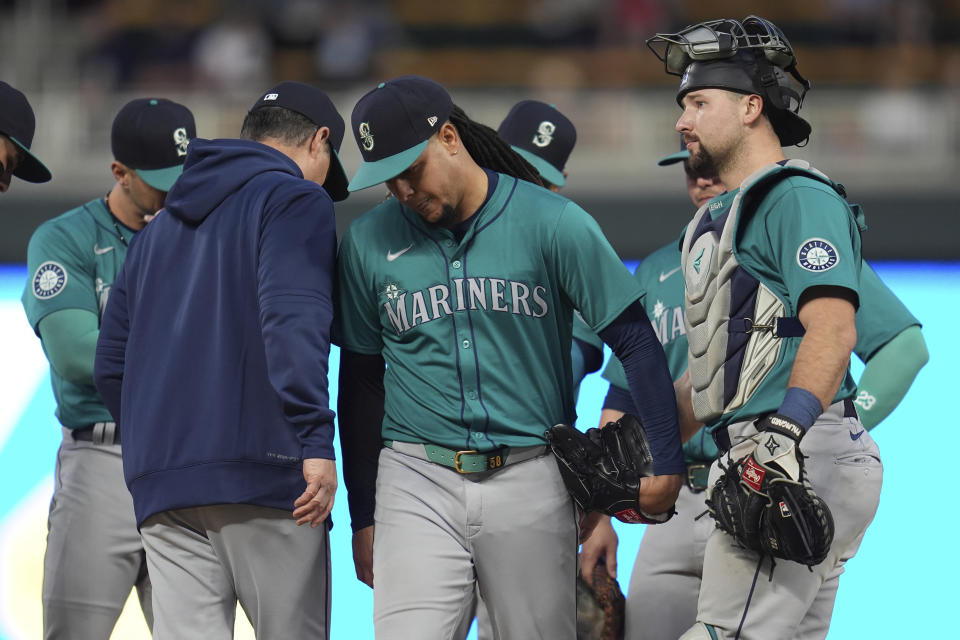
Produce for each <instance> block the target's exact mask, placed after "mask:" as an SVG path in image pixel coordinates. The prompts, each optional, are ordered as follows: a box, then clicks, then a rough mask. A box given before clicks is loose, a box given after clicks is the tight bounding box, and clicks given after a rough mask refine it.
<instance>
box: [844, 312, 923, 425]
mask: <svg viewBox="0 0 960 640" xmlns="http://www.w3.org/2000/svg"><path fill="white" fill-rule="evenodd" d="M928 359H929V354H928V352H927V343H926V342H925V341H924V339H923V334H922V333H921V331H920V327H918V326H916V325H914V326H912V327H907V328H906V329H904V330H903V331H901V332H900V333H898V334H897V335H896V336H894V337H893V338H892V339H891V340H890V341H889V342H887V343H886V344H885V345H883V347H881V348H880V349H879V350H878V351H877V352H876V353H875V354H874V355H873V357H872V358H870V360H869V361H867V366H866V368H865V369H864V370H863V375H862V376H861V377H860V382H859V383H858V385H857V387H858V392H857V412H858V413H859V414H860V421H861V422H862V423H863V426H864V427H865V428H866V429H868V430H869V429H872V428H873V427H875V426H877V425H878V424H879V423H880V422H881V421H883V419H884V418H886V417H887V416H888V415H890V412H892V411H893V410H894V409H895V408H896V406H897V405H898V404H900V401H901V400H902V399H903V397H904V396H905V395H906V393H907V390H908V389H910V385H912V384H913V380H914V379H915V378H916V377H917V373H919V372H920V369H922V368H923V365H925V364H926V363H927V360H928Z"/></svg>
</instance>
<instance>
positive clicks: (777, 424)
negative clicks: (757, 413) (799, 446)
mask: <svg viewBox="0 0 960 640" xmlns="http://www.w3.org/2000/svg"><path fill="white" fill-rule="evenodd" d="M756 425H757V431H767V432H770V433H779V434H782V435H785V436H787V437H788V438H792V439H793V440H794V441H796V442H800V440H801V438H803V435H804V434H805V433H806V429H804V428H803V426H802V425H800V424H799V423H798V422H796V421H795V420H793V419H792V418H790V417H789V416H785V415H782V414H779V413H769V414H767V415H765V416H763V417H762V418H760V419H759V420H757V423H756Z"/></svg>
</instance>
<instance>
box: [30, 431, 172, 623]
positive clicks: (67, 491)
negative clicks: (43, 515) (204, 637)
mask: <svg viewBox="0 0 960 640" xmlns="http://www.w3.org/2000/svg"><path fill="white" fill-rule="evenodd" d="M47 527H48V533H47V549H46V552H45V554H44V557H43V634H44V638H46V639H48V640H53V639H58V638H82V639H84V640H97V639H100V638H102V639H104V640H106V639H107V638H109V637H110V634H111V632H112V631H113V627H114V625H115V624H116V622H117V618H119V617H120V613H121V612H122V611H123V606H124V604H125V603H126V601H127V597H128V596H129V595H130V589H132V588H133V587H136V588H137V595H138V596H139V598H140V606H141V608H142V609H143V614H144V617H145V618H146V619H147V625H148V626H150V625H151V624H152V623H153V614H152V611H151V593H150V579H149V577H148V576H147V564H146V560H145V558H144V551H143V545H142V543H141V541H140V534H139V533H138V532H137V523H136V519H135V517H134V514H133V499H132V498H131V497H130V492H129V491H127V486H126V484H125V483H124V480H123V462H122V460H121V458H120V445H119V444H113V443H112V438H111V440H110V443H105V442H103V441H98V442H84V441H75V440H74V438H73V435H72V432H71V430H70V429H66V428H64V429H63V442H62V443H61V445H60V450H59V451H58V452H57V464H56V475H55V478H54V493H53V499H52V500H51V501H50V514H49V517H48V520H47Z"/></svg>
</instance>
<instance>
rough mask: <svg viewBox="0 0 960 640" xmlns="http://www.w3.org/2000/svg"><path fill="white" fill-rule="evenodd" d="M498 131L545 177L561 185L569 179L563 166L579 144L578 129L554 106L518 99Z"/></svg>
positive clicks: (551, 182) (548, 180)
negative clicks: (519, 100) (565, 176)
mask: <svg viewBox="0 0 960 640" xmlns="http://www.w3.org/2000/svg"><path fill="white" fill-rule="evenodd" d="M497 133H498V134H499V135H500V137H501V138H502V139H503V140H504V142H506V143H507V144H509V145H510V146H511V147H513V150H514V151H516V152H517V153H519V154H520V155H521V156H523V158H524V160H526V161H527V162H529V163H530V164H532V165H533V166H534V167H536V169H537V171H539V172H540V175H541V177H543V179H544V180H546V181H547V182H549V183H550V184H555V185H557V186H558V187H562V186H564V185H565V184H566V183H567V180H566V178H564V177H563V168H564V167H565V166H566V164H567V158H569V157H570V152H571V151H573V147H574V145H575V144H577V130H576V128H575V127H574V126H573V123H572V122H570V120H569V119H568V118H567V117H566V116H565V115H563V114H562V113H560V112H559V111H558V110H557V108H556V107H555V106H553V105H552V104H547V103H545V102H537V101H536V100H524V101H522V102H518V103H517V104H515V105H513V108H512V109H510V113H508V114H507V117H506V118H504V119H503V122H501V123H500V128H499V129H498V130H497Z"/></svg>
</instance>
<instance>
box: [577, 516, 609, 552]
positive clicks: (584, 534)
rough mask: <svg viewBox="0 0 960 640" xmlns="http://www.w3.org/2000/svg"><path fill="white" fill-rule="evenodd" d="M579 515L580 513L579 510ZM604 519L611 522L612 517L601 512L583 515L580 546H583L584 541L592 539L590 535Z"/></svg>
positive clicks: (581, 518)
mask: <svg viewBox="0 0 960 640" xmlns="http://www.w3.org/2000/svg"><path fill="white" fill-rule="evenodd" d="M577 513H580V509H579V508H578V509H577ZM604 518H606V519H607V520H609V519H610V516H608V515H605V514H604V513H603V512H601V511H591V512H589V513H585V514H583V515H582V516H581V517H580V544H583V543H584V541H586V539H587V538H589V537H590V534H591V533H593V530H594V528H595V527H596V526H597V524H598V523H599V522H600V521H601V520H602V519H604Z"/></svg>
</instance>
